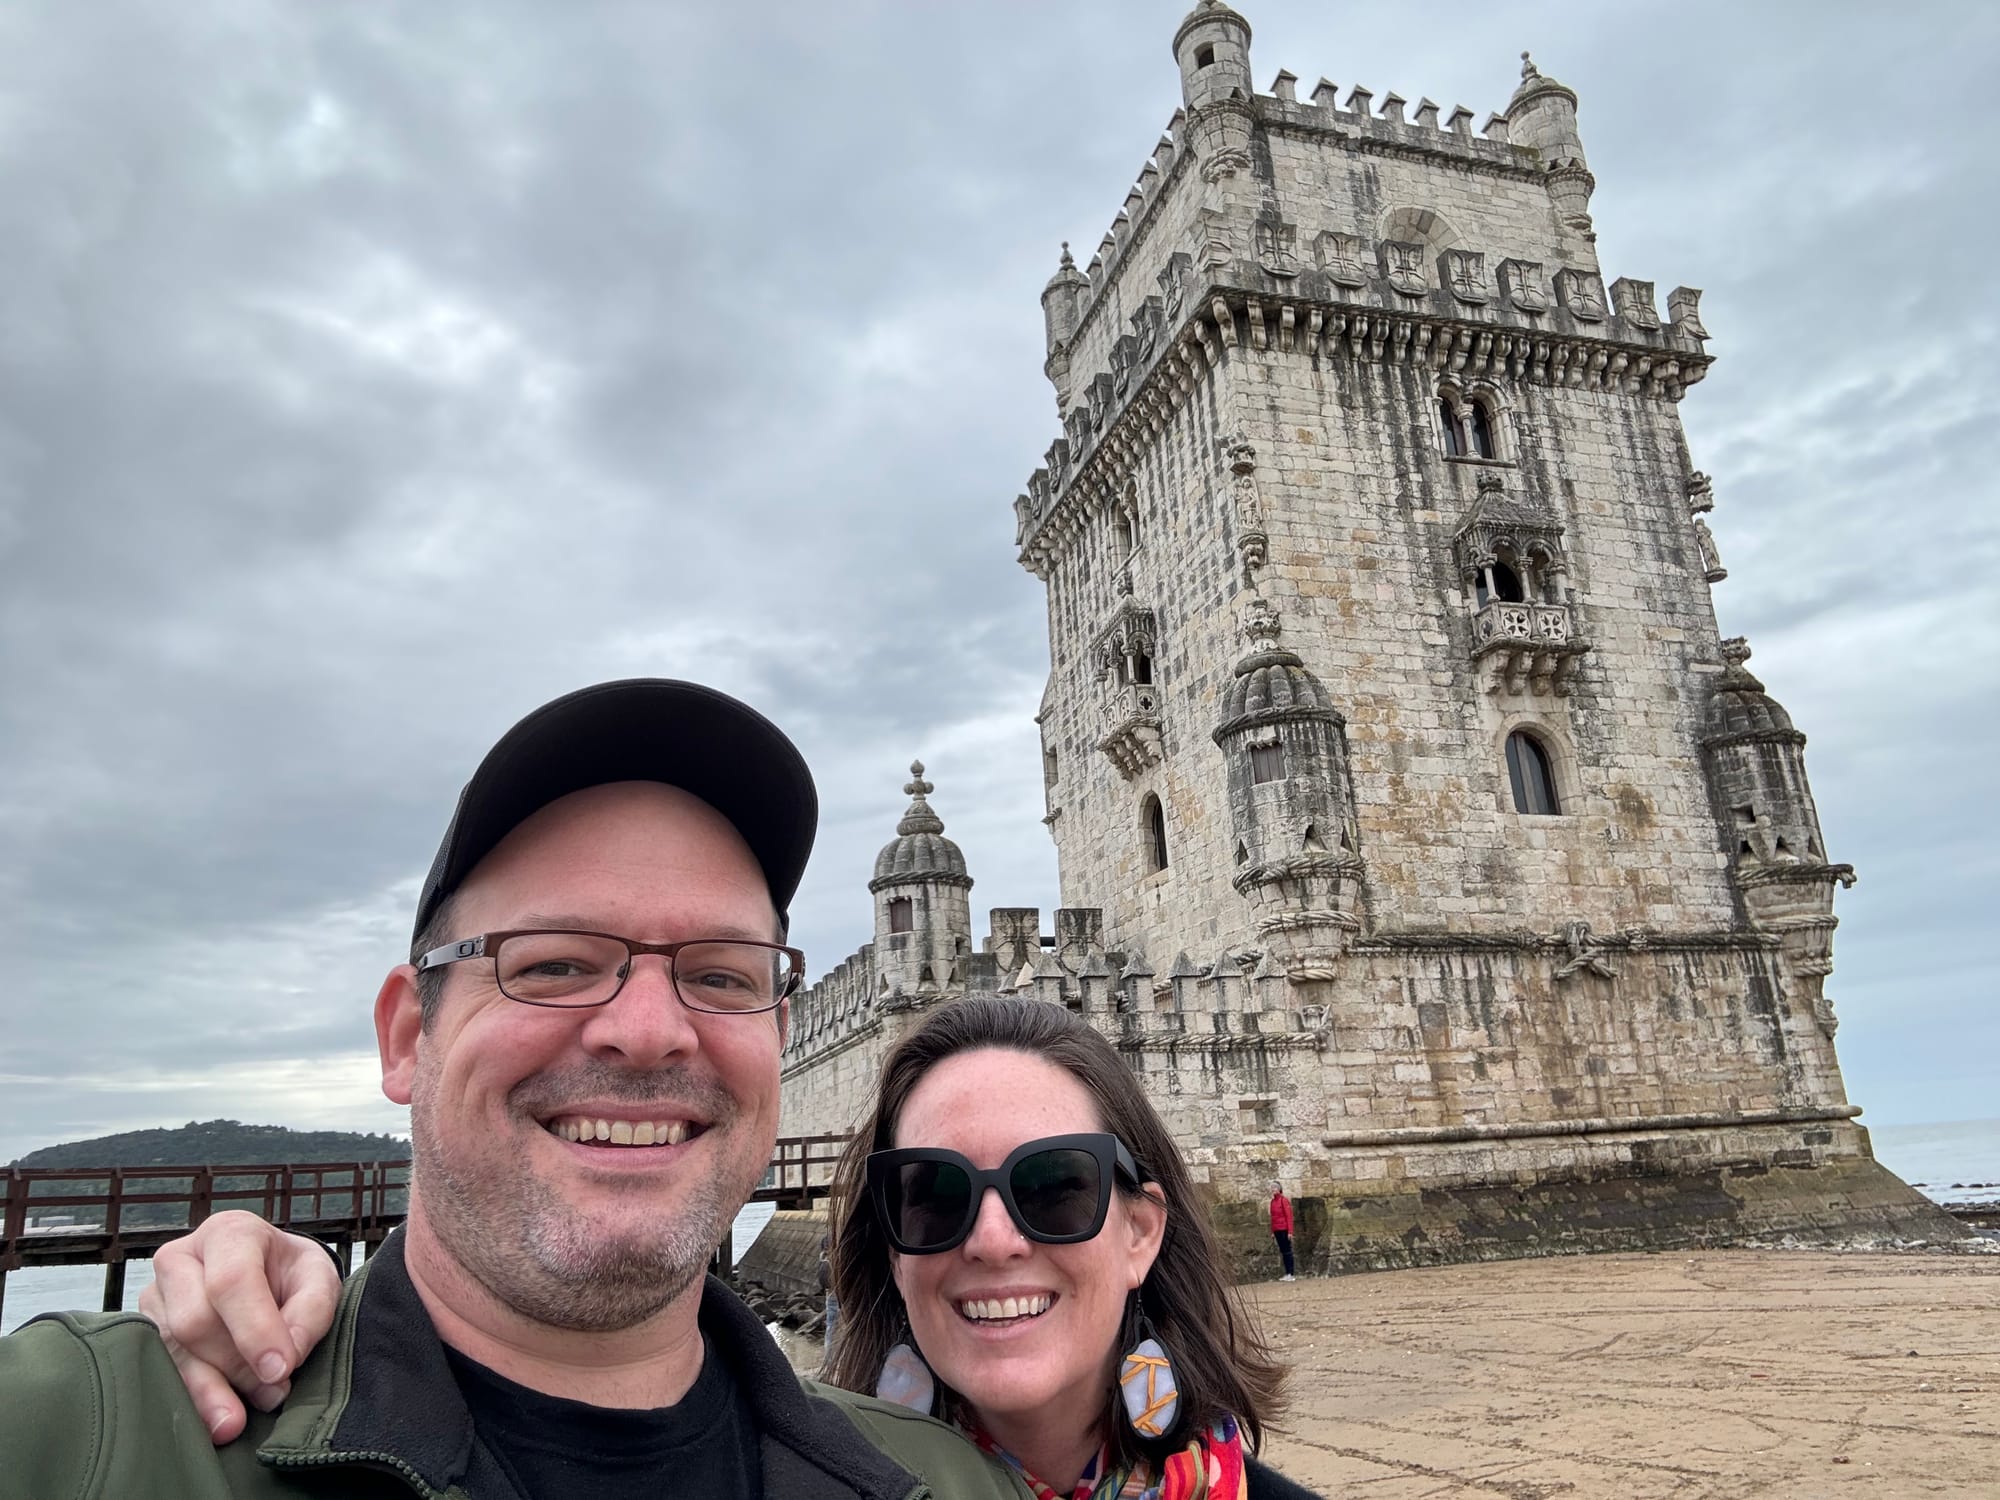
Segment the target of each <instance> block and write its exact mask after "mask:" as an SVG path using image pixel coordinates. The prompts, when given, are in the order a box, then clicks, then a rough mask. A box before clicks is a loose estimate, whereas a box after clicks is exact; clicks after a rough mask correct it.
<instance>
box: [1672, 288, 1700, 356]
mask: <svg viewBox="0 0 2000 1500" xmlns="http://www.w3.org/2000/svg"><path fill="white" fill-rule="evenodd" d="M1667 321H1668V322H1670V323H1671V324H1673V329H1674V336H1675V337H1676V338H1680V339H1683V340H1685V341H1687V342H1689V343H1691V344H1693V345H1694V346H1695V347H1699V346H1700V344H1701V341H1702V340H1703V339H1705V338H1707V337H1708V330H1707V329H1706V328H1704V327H1702V326H1701V292H1700V290H1699V289H1698V288H1696V287H1691V286H1677V287H1675V288H1674V289H1673V290H1672V291H1671V292H1668V293H1667Z"/></svg>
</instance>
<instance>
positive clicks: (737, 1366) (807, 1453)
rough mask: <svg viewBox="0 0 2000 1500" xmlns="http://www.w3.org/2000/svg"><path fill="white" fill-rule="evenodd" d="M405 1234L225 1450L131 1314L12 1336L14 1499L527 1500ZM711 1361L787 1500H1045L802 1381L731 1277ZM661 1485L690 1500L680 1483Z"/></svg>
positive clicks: (6, 1493)
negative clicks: (482, 1420) (468, 1388)
mask: <svg viewBox="0 0 2000 1500" xmlns="http://www.w3.org/2000/svg"><path fill="white" fill-rule="evenodd" d="M402 1248H403V1247H402V1237H401V1236H400V1235H395V1236H392V1237H391V1238H390V1240H389V1241H388V1242H387V1243H386V1244H385V1245H384V1246H383V1247H382V1249H381V1250H380V1251H378V1252H377V1253H376V1255H375V1256H374V1257H373V1259H371V1260H370V1261H369V1263H368V1265H367V1266H366V1267H364V1268H363V1269H362V1270H361V1271H360V1272H358V1273H356V1274H355V1276H354V1277H353V1278H352V1279H350V1280H349V1282H348V1284H347V1286H346V1288H345V1289H344V1290H343V1292H342V1294H341V1299H340V1309H339V1312H338V1313H337V1314H336V1315H335V1318H334V1325H333V1329H332V1331H331V1332H330V1333H329V1334H328V1335H327V1337H326V1338H325V1339H324V1340H323V1341H322V1342H321V1343H320V1345H319V1347H318V1348H317V1349H315V1350H314V1351H313V1353H312V1355H311V1357H310V1358H308V1359H307V1360H306V1362H305V1364H304V1365H302V1366H301V1367H300V1369H299V1370H298V1372H297V1374H296V1375H295V1376H294V1377H293V1380H292V1393H291V1396H290V1398H289V1399H288V1400H287V1401H286V1403H285V1405H284V1408H283V1409H282V1410H281V1411H279V1412H277V1413H276V1414H274V1415H269V1416H266V1415H263V1414H260V1413H256V1412H252V1413H251V1417H250V1426H249V1427H248V1429H247V1430H246V1431H245V1432H244V1435H243V1436H242V1437H241V1438H238V1439H237V1440H236V1441H235V1442H233V1443H231V1444H229V1445H227V1446H226V1447H223V1448H215V1447H212V1446H211V1445H210V1443H209V1439H208V1433H207V1431H206V1429H205V1428H204V1427H203V1426H202V1423H201V1419H200V1417H199V1416H197V1415H196V1413H195V1409H194V1405H193V1403H192V1402H191V1401H189V1399H188V1397H187V1393H186V1391H185V1390H184V1389H183V1388H182V1386H181V1381H180V1376H179V1374H178V1373H176V1371H175V1369H174V1365H173V1361H172V1359H171V1358H169V1357H168V1354H167V1351H166V1346H165V1345H164V1344H162V1343H161V1342H160V1337H159V1334H158V1332H157V1331H156V1330H155V1329H154V1327H153V1325H152V1324H151V1323H149V1322H148V1321H146V1319H144V1318H141V1317H138V1316H137V1315H135V1314H131V1313H100V1314H72V1313H64V1314H56V1315H53V1316H49V1317H44V1318H38V1319H36V1320H35V1321H33V1322H31V1323H29V1324H27V1325H26V1326H24V1327H23V1328H21V1329H20V1330H19V1331H18V1332H16V1333H14V1334H13V1335H11V1336H10V1337H7V1338H4V1339H0V1500H95V1497H108V1500H139V1497H144V1500H181V1497H193V1500H204V1497H209V1496H237V1495H251V1496H265V1495H271V1496H277V1495H285V1496H298V1495H316V1496H333V1495H339V1496H361V1497H384V1500H407V1497H408V1496H410V1495H411V1494H416V1495H421V1496H425V1497H427V1500H428V1497H433V1496H440V1497H442V1496H451V1497H461V1496H465V1497H476V1500H519V1497H518V1496H517V1494H516V1492H515V1490H514V1489H513V1487H512V1486H511V1484H510V1483H509V1481H508V1480H507V1478H506V1477H505V1475H504V1474H503V1472H502V1471H501V1469H500V1467H499V1466H498V1465H497V1464H496V1463H495V1461H494V1459H493V1458H492V1456H491V1455H489V1454H488V1453H487V1452H486V1451H485V1449H484V1447H483V1446H482V1445H481V1444H480V1443H479V1441H478V1439H477V1437H476V1435H475V1433H474V1431H473V1425H472V1418H471V1415H470V1413H469V1412H468V1411H467V1410H466V1406H465V1401H464V1399H463V1397H461V1396H460V1394H459V1391H458V1386H457V1384H456V1383H455V1382H454V1381H453V1379H452V1376H451V1370H450V1367H449V1365H447V1363H446V1361H445V1355H444V1347H443V1345H442V1344H441V1343H440V1342H439V1340H438V1337H437V1333H436V1331H435V1329H434V1328H433V1327H432V1325H431V1321H430V1317H429V1315H428V1314H427V1313H426V1312H425V1310H424V1306H423V1303H422V1301H421V1300H420V1299H419V1298H418V1297H417V1294H416V1289H415V1288H414V1287H413V1286H412V1285H411V1283H410V1279H409V1274H408V1272H407V1271H406V1270H405V1269H404V1266H403V1255H402ZM701 1323H702V1332H703V1334H704V1335H705V1337H706V1339H707V1344H708V1348H709V1351H710V1353H711V1355H712V1356H718V1357H720V1358H722V1359H724V1360H726V1361H727V1363H728V1365H729V1370H730V1374H731V1375H732V1376H733V1377H734V1379H735V1380H736V1382H737V1384H738V1386H739V1387H740V1388H741V1389H742V1390H743V1392H744V1393H745V1395H746V1396H747V1398H748V1401H749V1405H750V1408H751V1411H752V1413H753V1415H754V1418H755V1422H756V1427H757V1432H758V1442H759V1448H760V1458H761V1461H762V1467H763V1476H764V1493H765V1495H766V1496H767V1497H769V1500H792V1497H794V1496H800V1497H822V1496H824V1497H827V1500H960V1497H967V1500H1028V1497H1029V1491H1028V1490H1027V1489H1026V1487H1025V1486H1024V1485H1022V1483H1021V1481H1020V1480H1019V1479H1018V1478H1016V1477H1015V1476H1014V1475H1013V1474H1012V1473H1011V1472H1009V1471H1007V1470H1005V1469H1003V1468H1002V1467H1001V1466H999V1465H996V1464H993V1463H990V1462H989V1461H988V1460H987V1459H986V1458H985V1457H984V1456H983V1455H981V1454H980V1452H979V1451H978V1449H976V1448H974V1447H973V1446H972V1445H971V1444H970V1443H968V1442H967V1441H965V1439H964V1438H962V1437H960V1436H959V1435H958V1434H957V1433H956V1432H954V1431H953V1430H952V1429H951V1428H949V1427H946V1426H944V1425H943V1424H942V1423H939V1422H934V1421H932V1420H931V1419H930V1418H928V1417H922V1416H918V1415H917V1414H916V1413H914V1412H910V1411H906V1410H904V1409H903V1408H901V1407H897V1406H891V1405H889V1404H888V1403H886V1402H882V1401H877V1400H874V1399H872V1398H870V1397H866V1396H855V1395H851V1394H849V1393H847V1392H839V1391H833V1390H830V1389H825V1388H821V1387H817V1386H815V1387H811V1388H810V1389H809V1388H807V1387H805V1386H802V1385H801V1384H800V1383H799V1380H798V1378H797V1376H795V1375H794V1374H793V1373H792V1371H791V1369H790V1367H789V1366H788V1365H787V1364H786V1363H785V1360H784V1357H783V1355H782V1354H781V1353H780V1352H779V1350H778V1347H777V1345H776V1343H775V1342H774V1341H773V1340H772V1339H771V1337H770V1335H769V1334H768V1333H766V1332H765V1330H764V1327H763V1325H762V1324H761V1323H760V1322H758V1320H757V1318H756V1316H755V1315H754V1314H752V1313H751V1311H750V1310H749V1309H748V1308H747V1307H745V1306H744V1305H743V1304H742V1303H741V1302H740V1301H738V1300H737V1298H736V1297H735V1296H734V1294H732V1293H731V1292H730V1291H729V1289H728V1288H727V1287H725V1286H724V1285H723V1284H722V1283H721V1282H719V1281H715V1280H710V1281H709V1283H708V1286H707V1289H706V1292H705V1293H704V1295H703V1298H702V1305H701ZM661 1477H662V1485H661V1493H662V1495H667V1494H670V1493H672V1491H673V1485H672V1476H671V1475H663V1476H661Z"/></svg>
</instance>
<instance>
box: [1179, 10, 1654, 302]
mask: <svg viewBox="0 0 2000 1500" xmlns="http://www.w3.org/2000/svg"><path fill="white" fill-rule="evenodd" d="M1194 65H1195V66H1196V67H1197V68H1212V67H1214V66H1215V49H1214V48H1213V47H1197V48H1196V49H1195V54H1194ZM1658 305H1659V304H1658V303H1655V304H1654V306H1655V307H1657V306H1658Z"/></svg>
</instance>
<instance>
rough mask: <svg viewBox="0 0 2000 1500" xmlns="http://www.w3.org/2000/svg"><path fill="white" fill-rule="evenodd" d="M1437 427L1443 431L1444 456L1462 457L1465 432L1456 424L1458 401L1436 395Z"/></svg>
mask: <svg viewBox="0 0 2000 1500" xmlns="http://www.w3.org/2000/svg"><path fill="white" fill-rule="evenodd" d="M1438 427H1439V429H1440V430H1441V431H1442V432H1443V433H1444V451H1445V454H1446V456H1447V457H1450V458H1462V457H1463V456H1464V455H1465V434H1464V433H1463V432H1462V431H1461V430H1460V428H1459V425H1458V403H1457V402H1455V401H1453V400H1452V399H1451V397H1449V396H1440V397H1438Z"/></svg>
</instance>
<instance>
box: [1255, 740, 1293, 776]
mask: <svg viewBox="0 0 2000 1500" xmlns="http://www.w3.org/2000/svg"><path fill="white" fill-rule="evenodd" d="M1284 779H1285V747H1284V746H1282V745H1276V744H1272V745H1252V746H1251V747H1250V780H1251V781H1252V782H1253V783H1254V784H1256V785H1258V786H1261V785H1263V784H1264V783H1265V782H1267V781H1283V780H1284Z"/></svg>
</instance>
